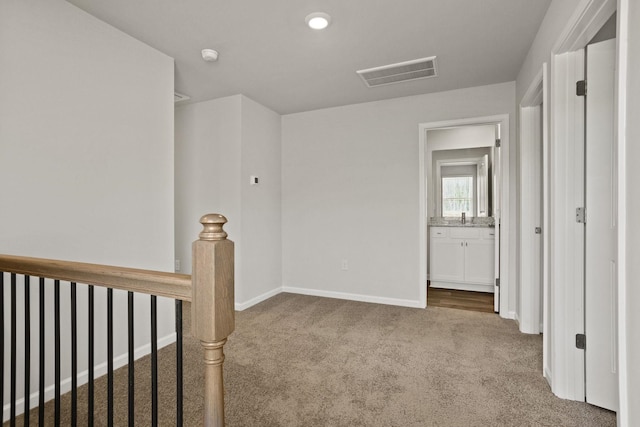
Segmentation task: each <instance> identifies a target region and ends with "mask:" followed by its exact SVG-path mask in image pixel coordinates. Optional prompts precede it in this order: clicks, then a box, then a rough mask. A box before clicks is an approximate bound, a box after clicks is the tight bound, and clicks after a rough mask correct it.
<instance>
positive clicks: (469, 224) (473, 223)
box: [428, 217, 495, 228]
mask: <svg viewBox="0 0 640 427" xmlns="http://www.w3.org/2000/svg"><path fill="white" fill-rule="evenodd" d="M428 225H429V227H464V228H478V227H480V228H495V223H494V218H492V217H488V218H487V217H475V218H467V221H466V222H465V223H464V224H463V223H462V221H461V220H460V218H455V217H431V218H429V224H428Z"/></svg>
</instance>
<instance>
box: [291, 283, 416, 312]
mask: <svg viewBox="0 0 640 427" xmlns="http://www.w3.org/2000/svg"><path fill="white" fill-rule="evenodd" d="M425 289H426V284H425ZM282 292H288V293H290V294H300V295H311V296H316V297H325V298H336V299H344V300H349V301H360V302H372V303H375V304H385V305H396V306H399V307H410V308H424V307H425V305H424V303H423V302H421V301H416V300H408V299H398V298H385V297H374V296H371V295H361V294H349V293H345V292H335V291H324V290H318V289H308V288H296V287H293V286H284V287H283V288H282Z"/></svg>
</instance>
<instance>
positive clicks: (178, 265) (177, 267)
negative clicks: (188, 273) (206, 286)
mask: <svg viewBox="0 0 640 427" xmlns="http://www.w3.org/2000/svg"><path fill="white" fill-rule="evenodd" d="M180 267H181V266H180V260H179V259H177V260H176V271H180Z"/></svg>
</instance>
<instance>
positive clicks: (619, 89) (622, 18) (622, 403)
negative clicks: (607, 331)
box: [614, 0, 631, 427]
mask: <svg viewBox="0 0 640 427" xmlns="http://www.w3.org/2000/svg"><path fill="white" fill-rule="evenodd" d="M628 16H629V0H619V1H618V34H617V44H618V46H617V50H616V51H617V54H618V63H617V64H616V69H617V73H618V76H617V77H618V78H617V80H616V95H617V97H618V99H617V113H616V119H617V124H616V127H615V130H614V132H615V135H614V139H615V140H616V141H617V148H618V164H617V166H618V206H617V209H618V248H617V249H618V251H617V252H618V253H617V255H618V398H619V403H618V413H617V419H618V426H621V427H624V426H630V425H631V418H630V414H629V411H630V409H629V408H630V403H631V402H629V384H628V375H629V372H630V370H629V360H628V358H627V355H628V353H627V352H628V350H627V340H628V337H629V336H630V335H629V334H628V332H627V283H628V278H627V252H626V248H627V164H626V158H627V153H626V148H627V144H628V143H629V142H628V141H627V134H626V129H627V79H628V76H627V71H628V63H627V62H628V52H629V45H628V37H629V18H628Z"/></svg>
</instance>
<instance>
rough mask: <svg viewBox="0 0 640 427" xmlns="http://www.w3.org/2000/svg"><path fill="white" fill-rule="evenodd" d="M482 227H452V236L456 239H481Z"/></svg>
mask: <svg viewBox="0 0 640 427" xmlns="http://www.w3.org/2000/svg"><path fill="white" fill-rule="evenodd" d="M480 230H481V229H480V228H472V227H469V228H465V227H451V237H452V238H454V239H479V238H480Z"/></svg>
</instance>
